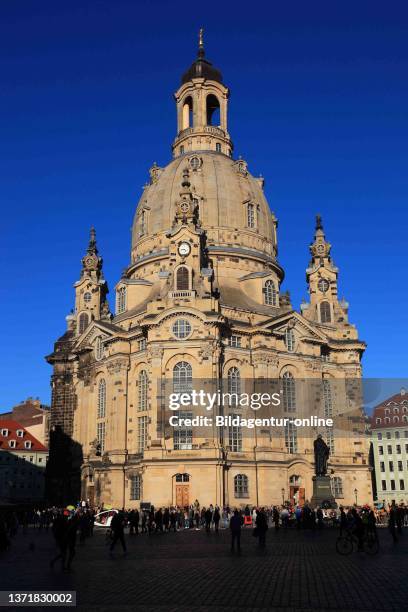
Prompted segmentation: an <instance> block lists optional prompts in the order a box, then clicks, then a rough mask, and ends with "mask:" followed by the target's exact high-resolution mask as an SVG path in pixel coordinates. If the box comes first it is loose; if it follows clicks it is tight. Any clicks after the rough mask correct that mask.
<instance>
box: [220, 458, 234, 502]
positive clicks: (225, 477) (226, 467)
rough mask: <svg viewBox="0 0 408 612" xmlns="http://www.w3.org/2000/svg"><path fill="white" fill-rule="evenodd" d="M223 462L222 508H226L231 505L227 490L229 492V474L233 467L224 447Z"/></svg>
mask: <svg viewBox="0 0 408 612" xmlns="http://www.w3.org/2000/svg"><path fill="white" fill-rule="evenodd" d="M221 457H222V459H221V461H222V506H223V508H225V506H226V505H227V504H228V503H229V500H228V499H227V490H228V485H227V482H228V472H229V469H230V468H231V466H232V463H231V462H228V450H226V449H225V448H224V447H223V448H222V449H221Z"/></svg>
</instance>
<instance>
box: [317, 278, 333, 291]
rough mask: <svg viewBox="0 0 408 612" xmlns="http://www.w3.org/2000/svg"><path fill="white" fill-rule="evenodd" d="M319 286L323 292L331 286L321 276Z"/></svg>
mask: <svg viewBox="0 0 408 612" xmlns="http://www.w3.org/2000/svg"><path fill="white" fill-rule="evenodd" d="M317 286H318V287H319V291H321V292H322V293H326V291H327V290H328V289H329V287H330V283H329V281H328V280H326V279H325V278H321V279H320V280H319V282H318V283H317Z"/></svg>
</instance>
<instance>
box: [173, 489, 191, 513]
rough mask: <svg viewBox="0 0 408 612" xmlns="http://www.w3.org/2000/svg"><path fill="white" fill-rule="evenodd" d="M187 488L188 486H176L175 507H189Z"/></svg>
mask: <svg viewBox="0 0 408 612" xmlns="http://www.w3.org/2000/svg"><path fill="white" fill-rule="evenodd" d="M189 500H190V495H189V487H188V485H184V484H183V485H176V506H179V507H180V508H184V507H185V506H189Z"/></svg>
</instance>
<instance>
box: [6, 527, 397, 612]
mask: <svg viewBox="0 0 408 612" xmlns="http://www.w3.org/2000/svg"><path fill="white" fill-rule="evenodd" d="M379 535H380V552H379V554H378V555H377V556H374V557H370V556H369V555H367V554H365V553H358V552H353V553H352V554H351V555H350V556H348V557H342V556H340V555H338V554H337V553H336V550H335V541H336V538H337V536H338V532H337V530H331V529H326V530H324V531H323V532H315V533H312V532H309V531H299V532H298V531H296V530H287V531H285V530H283V529H281V530H280V531H279V532H278V533H275V532H274V531H273V529H269V531H268V535H267V546H266V550H265V551H260V550H259V549H258V546H257V540H256V539H255V538H253V537H251V530H246V531H244V533H243V536H242V555H241V556H240V557H238V556H236V555H231V553H230V551H229V545H230V539H229V532H228V530H227V531H222V532H220V534H219V535H218V536H217V535H216V534H215V533H214V532H212V533H211V534H206V533H205V532H203V531H199V532H198V531H193V530H191V531H183V532H179V533H175V534H174V533H170V534H155V535H152V536H150V537H148V536H146V535H143V536H141V535H139V536H133V537H129V536H126V541H127V544H128V551H129V553H128V556H127V557H123V556H122V551H121V549H120V547H118V548H117V550H116V552H115V556H114V558H113V559H111V558H109V554H108V547H107V543H106V538H105V534H104V532H102V531H96V532H95V534H94V536H93V538H89V539H88V540H87V541H86V543H85V545H83V546H81V545H80V544H79V543H78V545H77V555H76V557H75V560H74V563H73V570H72V572H71V573H69V574H67V573H62V572H61V570H60V568H59V567H58V568H57V567H55V569H53V570H51V569H50V568H49V561H50V559H51V557H52V556H53V555H54V554H55V552H54V551H55V547H54V541H53V538H52V535H51V532H49V533H39V532H38V531H35V532H34V531H33V530H31V529H30V530H29V532H28V533H27V534H26V535H23V534H22V533H20V534H19V535H18V536H17V538H16V539H15V540H14V541H13V546H12V549H11V550H10V551H9V552H8V553H6V554H3V555H2V556H1V557H0V562H1V564H2V571H1V582H2V586H1V588H2V589H3V590H5V589H13V590H19V589H21V590H22V589H35V590H41V589H44V590H76V591H77V604H78V607H79V608H80V609H81V610H98V611H99V612H103V611H104V610H109V611H112V610H115V611H121V610H124V611H125V610H126V611H127V610H129V611H130V610H138V611H139V610H146V611H153V610H162V611H164V610H166V611H173V610H182V611H190V610H213V611H214V610H215V611H217V610H222V611H226V610H270V609H271V608H273V609H274V610H285V611H288V610H353V611H359V610H398V611H399V610H406V609H407V601H408V580H407V578H408V563H407V560H408V530H407V529H406V530H405V534H404V535H403V536H402V537H401V538H400V541H399V542H398V544H396V545H393V544H392V541H391V537H390V534H389V533H388V530H387V529H382V530H380V532H379ZM119 546H120V545H119ZM25 609H27V608H25ZM33 609H34V608H33ZM37 610H38V608H37Z"/></svg>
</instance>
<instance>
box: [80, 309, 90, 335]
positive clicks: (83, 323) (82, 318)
mask: <svg viewBox="0 0 408 612" xmlns="http://www.w3.org/2000/svg"><path fill="white" fill-rule="evenodd" d="M88 322H89V317H88V315H87V314H86V312H83V313H82V314H80V315H79V333H80V334H83V333H84V331H85V330H86V328H87V327H88Z"/></svg>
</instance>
